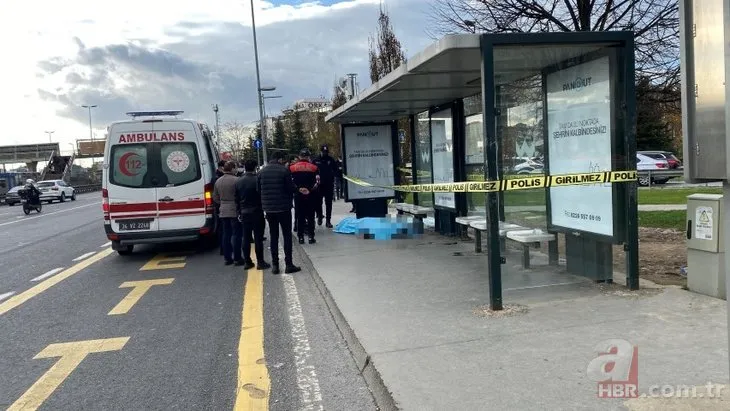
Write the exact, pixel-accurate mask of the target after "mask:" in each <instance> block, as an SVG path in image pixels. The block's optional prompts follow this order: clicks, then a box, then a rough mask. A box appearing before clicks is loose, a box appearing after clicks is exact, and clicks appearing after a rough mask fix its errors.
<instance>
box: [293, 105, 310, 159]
mask: <svg viewBox="0 0 730 411" xmlns="http://www.w3.org/2000/svg"><path fill="white" fill-rule="evenodd" d="M303 148H308V144H307V137H306V136H305V135H304V124H303V123H302V115H301V113H300V112H299V111H297V110H293V112H292V113H291V134H290V135H289V149H290V150H292V151H294V152H295V153H299V151H300V150H302V149H303Z"/></svg>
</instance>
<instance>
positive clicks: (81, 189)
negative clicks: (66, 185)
mask: <svg viewBox="0 0 730 411" xmlns="http://www.w3.org/2000/svg"><path fill="white" fill-rule="evenodd" d="M74 190H76V193H77V194H84V193H91V192H94V191H101V184H86V185H82V186H74Z"/></svg>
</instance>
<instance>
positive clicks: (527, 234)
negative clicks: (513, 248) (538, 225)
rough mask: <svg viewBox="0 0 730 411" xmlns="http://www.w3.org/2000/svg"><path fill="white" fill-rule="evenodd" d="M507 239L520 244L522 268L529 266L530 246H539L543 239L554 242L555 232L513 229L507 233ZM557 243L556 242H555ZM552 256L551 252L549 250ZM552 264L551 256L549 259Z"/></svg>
mask: <svg viewBox="0 0 730 411" xmlns="http://www.w3.org/2000/svg"><path fill="white" fill-rule="evenodd" d="M507 239H508V240H512V241H515V242H518V243H520V244H521V245H522V268H525V269H527V268H530V247H531V246H534V247H536V248H537V247H540V243H541V242H543V241H547V242H551V243H552V242H555V240H556V237H555V234H550V233H546V232H545V231H542V230H540V229H534V230H515V231H510V232H508V233H507ZM556 244H557V243H556ZM551 257H552V252H551ZM550 263H551V264H552V263H553V261H552V258H551V259H550Z"/></svg>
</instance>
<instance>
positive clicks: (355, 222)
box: [333, 217, 414, 240]
mask: <svg viewBox="0 0 730 411" xmlns="http://www.w3.org/2000/svg"><path fill="white" fill-rule="evenodd" d="M333 231H334V232H335V233H340V234H358V235H364V234H369V235H370V238H373V239H375V240H390V239H392V238H393V236H398V235H401V236H402V235H404V234H411V235H413V234H414V232H413V231H414V230H413V220H412V219H405V218H398V219H393V218H376V217H366V218H359V219H358V218H355V217H346V218H344V219H343V220H342V221H340V222H339V223H337V225H336V226H335V228H334V230H333Z"/></svg>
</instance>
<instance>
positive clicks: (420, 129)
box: [413, 111, 433, 207]
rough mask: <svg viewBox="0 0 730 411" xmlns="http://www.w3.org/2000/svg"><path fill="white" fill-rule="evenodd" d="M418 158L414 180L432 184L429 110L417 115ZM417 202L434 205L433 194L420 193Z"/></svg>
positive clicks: (415, 162)
mask: <svg viewBox="0 0 730 411" xmlns="http://www.w3.org/2000/svg"><path fill="white" fill-rule="evenodd" d="M415 144H416V158H414V159H413V164H414V167H413V180H414V183H415V184H431V183H433V178H432V177H431V130H430V128H429V122H428V111H424V112H423V113H420V114H418V115H417V116H416V138H415ZM415 201H416V204H418V205H420V206H423V207H433V194H431V193H418V194H417V195H416V198H415Z"/></svg>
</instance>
